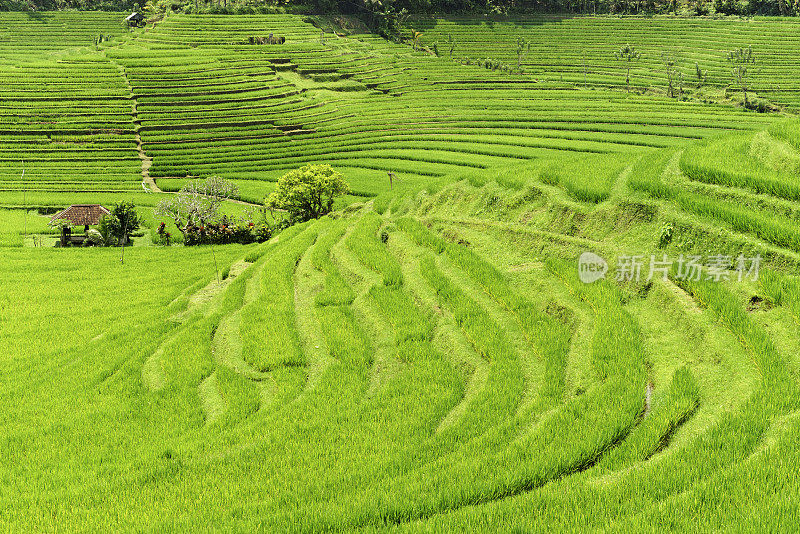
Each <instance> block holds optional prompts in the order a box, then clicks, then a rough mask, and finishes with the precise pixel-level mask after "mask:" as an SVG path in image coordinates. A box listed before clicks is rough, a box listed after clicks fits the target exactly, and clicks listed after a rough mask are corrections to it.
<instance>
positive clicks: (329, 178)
mask: <svg viewBox="0 0 800 534" xmlns="http://www.w3.org/2000/svg"><path fill="white" fill-rule="evenodd" d="M349 190H350V187H349V186H348V185H347V182H345V180H344V177H343V176H342V175H341V174H340V173H338V172H336V171H334V170H333V168H332V167H331V166H330V165H306V166H305V167H301V168H299V169H296V170H294V171H292V172H289V173H287V174H285V175H283V176H282V177H281V179H280V180H278V187H277V189H275V191H273V192H272V194H271V195H269V197H267V202H266V204H267V207H269V208H273V209H280V210H286V211H287V212H288V213H289V215H290V217H291V219H292V221H294V222H302V221H307V220H310V219H318V218H320V217H322V216H323V215H325V214H327V213H329V212H330V211H331V209H332V208H333V200H334V199H335V198H336V197H338V196H340V195H344V194H345V193H347V192H348V191H349Z"/></svg>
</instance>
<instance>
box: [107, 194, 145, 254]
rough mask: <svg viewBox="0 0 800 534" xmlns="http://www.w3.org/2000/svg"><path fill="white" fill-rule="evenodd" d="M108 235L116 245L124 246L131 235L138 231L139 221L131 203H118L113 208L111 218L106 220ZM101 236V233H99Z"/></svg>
mask: <svg viewBox="0 0 800 534" xmlns="http://www.w3.org/2000/svg"><path fill="white" fill-rule="evenodd" d="M106 221H107V222H106V224H107V227H108V230H107V231H108V233H109V235H111V237H113V238H114V239H115V240H116V242H117V243H120V244H125V243H127V242H128V241H129V240H130V237H131V234H132V233H133V232H135V231H136V230H138V229H139V226H140V224H141V221H140V219H139V214H138V213H136V206H134V204H133V203H132V202H124V201H123V202H120V203H118V204H116V205H115V206H114V209H113V210H112V211H111V216H110V217H107V218H106ZM101 234H102V232H101Z"/></svg>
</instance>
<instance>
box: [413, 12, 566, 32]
mask: <svg viewBox="0 0 800 534" xmlns="http://www.w3.org/2000/svg"><path fill="white" fill-rule="evenodd" d="M577 16H578V15H577V14H569V13H567V14H552V15H551V14H541V15H415V16H413V17H410V18H409V22H412V21H413V26H414V28H417V29H419V30H420V31H427V30H432V29H433V28H434V27H435V26H436V23H437V21H440V20H445V21H447V22H450V23H452V24H456V25H459V26H474V25H476V24H484V25H485V26H487V27H488V28H494V27H495V25H496V24H497V23H507V24H515V25H517V26H520V27H531V26H543V25H545V24H552V23H556V22H562V21H564V20H569V19H572V18H575V17H577Z"/></svg>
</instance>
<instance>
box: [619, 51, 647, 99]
mask: <svg viewBox="0 0 800 534" xmlns="http://www.w3.org/2000/svg"><path fill="white" fill-rule="evenodd" d="M614 57H616V58H617V59H618V60H620V61H622V62H623V64H624V65H625V87H626V88H627V90H628V92H629V93H630V92H631V66H632V65H633V62H634V61H639V59H640V58H641V57H642V54H641V53H640V52H639V51H638V50H636V48H635V47H633V46H631V45H627V44H626V45H625V46H623V47H620V49H619V50H617V51H616V52H614Z"/></svg>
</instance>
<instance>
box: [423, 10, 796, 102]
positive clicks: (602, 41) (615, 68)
mask: <svg viewBox="0 0 800 534" xmlns="http://www.w3.org/2000/svg"><path fill="white" fill-rule="evenodd" d="M408 26H409V28H413V29H414V30H417V31H422V32H423V37H422V43H423V44H425V45H428V46H433V43H438V45H439V48H440V53H441V54H442V55H443V56H447V57H450V53H449V46H450V45H449V44H447V43H448V42H449V41H448V39H450V38H452V39H453V40H454V41H455V43H456V44H455V49H454V51H453V55H452V57H453V58H454V59H456V60H464V59H466V58H470V59H471V60H472V61H475V60H485V59H486V58H489V59H494V60H500V61H502V62H503V63H505V64H507V65H509V66H513V67H516V66H517V63H518V59H519V56H518V54H517V39H519V38H523V39H525V40H526V43H530V48H529V49H528V48H527V47H526V51H525V53H524V56H523V57H522V60H521V62H520V63H521V65H522V68H523V69H524V71H525V72H526V73H528V74H529V75H531V76H534V77H536V78H537V79H540V80H548V81H554V80H558V81H561V82H569V83H572V84H576V85H580V86H584V85H585V86H587V87H589V86H591V87H619V88H624V87H625V75H624V71H623V69H622V66H621V64H620V62H619V61H618V60H617V59H616V58H615V57H614V52H616V51H617V50H619V48H620V47H621V46H623V45H625V44H630V45H632V46H634V47H635V48H636V49H638V50H639V51H640V52H641V54H642V55H641V59H640V60H639V61H636V62H634V64H633V68H632V70H631V84H632V85H633V86H634V87H639V88H647V87H658V88H660V89H662V90H666V87H667V76H666V71H665V69H666V67H665V66H664V64H663V61H662V55H668V56H672V58H673V59H674V61H675V64H676V67H677V69H678V72H679V73H681V74H682V75H683V80H684V85H685V87H686V89H687V90H689V89H691V88H694V87H696V86H697V85H698V84H699V83H700V80H699V78H698V75H697V67H698V66H699V68H700V70H701V71H702V73H703V76H704V78H703V85H709V86H712V87H718V88H722V87H726V86H731V87H730V88H729V89H730V90H731V92H732V93H736V92H738V91H739V88H738V87H737V86H736V83H735V80H734V79H733V75H732V73H731V70H732V66H731V65H730V63H728V61H727V56H728V53H729V52H730V51H732V50H735V49H737V48H747V47H749V46H752V47H753V51H754V53H755V56H756V65H755V67H754V68H751V69H750V78H751V80H750V85H751V88H752V90H753V91H754V92H755V93H758V95H759V96H762V97H764V98H766V99H768V100H770V101H772V102H775V103H777V104H780V105H782V106H786V107H789V108H791V109H797V107H798V105H799V104H800V86H798V83H797V69H798V66H797V62H796V61H794V59H793V52H792V51H793V50H794V49H795V48H796V47H797V39H798V37H797V30H798V21H796V20H793V19H791V18H768V17H756V18H752V19H745V20H742V19H735V18H722V19H708V18H702V17H691V18H678V17H615V16H606V17H591V16H584V17H579V16H578V17H560V16H537V17H530V18H516V19H514V20H507V19H506V20H503V19H498V20H479V19H478V20H476V19H475V18H451V19H426V18H422V17H420V18H417V19H415V20H412V21H411V22H409V23H408ZM675 83H676V87H677V84H678V80H677V77H676V80H675Z"/></svg>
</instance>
